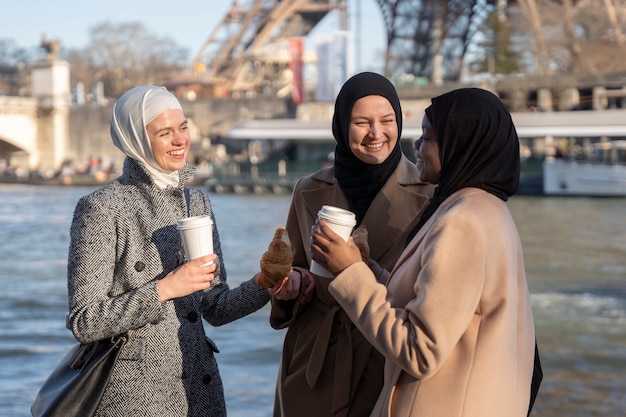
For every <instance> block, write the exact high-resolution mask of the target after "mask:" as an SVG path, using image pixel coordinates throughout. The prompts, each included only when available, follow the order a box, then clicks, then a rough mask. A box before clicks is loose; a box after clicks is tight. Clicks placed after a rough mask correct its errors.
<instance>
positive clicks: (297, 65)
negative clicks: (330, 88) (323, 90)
mask: <svg viewBox="0 0 626 417" xmlns="http://www.w3.org/2000/svg"><path fill="white" fill-rule="evenodd" d="M303 41H304V38H291V39H289V50H290V52H291V60H290V61H289V69H290V70H291V74H292V75H293V78H292V81H291V84H292V85H291V86H292V88H291V98H292V100H293V102H294V103H295V104H301V103H302V101H303V96H304V82H303V74H302V73H303V65H302V45H303Z"/></svg>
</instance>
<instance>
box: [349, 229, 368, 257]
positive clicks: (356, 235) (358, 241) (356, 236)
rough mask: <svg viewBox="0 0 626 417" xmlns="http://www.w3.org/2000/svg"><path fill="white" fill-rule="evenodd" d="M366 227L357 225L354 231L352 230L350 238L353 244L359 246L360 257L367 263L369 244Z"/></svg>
mask: <svg viewBox="0 0 626 417" xmlns="http://www.w3.org/2000/svg"><path fill="white" fill-rule="evenodd" d="M367 237H368V233H367V228H366V227H365V226H359V227H357V228H356V230H355V231H354V232H352V239H353V240H354V244H355V245H356V246H357V247H358V248H359V252H361V259H363V262H365V263H368V262H369V260H370V245H369V244H368V243H367Z"/></svg>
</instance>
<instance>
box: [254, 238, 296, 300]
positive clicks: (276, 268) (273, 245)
mask: <svg viewBox="0 0 626 417" xmlns="http://www.w3.org/2000/svg"><path fill="white" fill-rule="evenodd" d="M292 262H293V250H292V249H291V241H290V240H289V233H287V229H285V228H284V227H279V228H278V229H276V232H274V238H273V239H272V241H271V242H270V244H269V246H268V248H267V252H265V253H264V254H263V255H262V256H261V261H260V262H259V264H260V266H261V272H260V273H258V274H257V276H256V278H255V280H256V283H257V285H258V286H259V287H263V288H272V287H273V286H274V284H275V283H276V282H277V281H279V280H281V279H283V278H285V277H286V276H288V275H289V274H290V273H291V264H292Z"/></svg>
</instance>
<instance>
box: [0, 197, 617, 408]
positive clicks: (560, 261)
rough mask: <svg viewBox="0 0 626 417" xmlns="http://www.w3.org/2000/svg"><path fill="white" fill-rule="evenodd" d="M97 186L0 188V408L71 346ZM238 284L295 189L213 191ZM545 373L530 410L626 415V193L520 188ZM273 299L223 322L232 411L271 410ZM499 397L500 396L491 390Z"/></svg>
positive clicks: (516, 211) (519, 210)
mask: <svg viewBox="0 0 626 417" xmlns="http://www.w3.org/2000/svg"><path fill="white" fill-rule="evenodd" d="M91 190H92V188H89V187H40V186H28V185H0V253H1V254H2V256H0V285H1V286H2V290H1V291H0V416H2V417H22V416H29V415H30V414H29V411H28V410H29V407H30V404H31V403H32V401H33V399H34V396H35V394H36V392H37V389H38V388H39V386H40V384H41V383H42V382H43V380H44V379H45V378H46V376H47V375H48V373H49V372H50V370H51V369H52V368H53V367H54V365H55V364H56V363H57V362H58V360H60V359H61V357H62V356H63V355H64V354H65V352H66V350H67V349H68V347H69V346H71V345H72V344H73V343H74V340H73V337H72V335H71V333H70V332H69V331H68V330H67V329H65V314H66V313H67V285H66V265H67V249H68V243H69V226H70V223H71V218H72V212H73V209H74V205H75V204H76V201H77V200H78V198H79V197H80V196H82V195H84V194H86V193H88V192H89V191H91ZM211 200H212V203H213V206H214V211H215V215H216V219H217V223H218V227H219V230H220V234H221V238H222V247H223V250H224V256H225V263H226V268H227V269H228V276H229V281H230V282H231V285H237V284H238V283H239V282H241V281H242V280H244V279H248V278H249V277H251V276H252V275H253V274H254V273H255V272H256V271H257V268H258V260H259V258H260V256H261V254H262V253H263V252H264V251H265V250H266V248H267V244H268V242H269V240H270V239H271V237H272V235H273V232H274V229H275V227H277V226H280V225H283V224H284V221H285V218H286V214H287V208H288V204H289V196H275V195H267V196H253V195H250V196H241V195H212V196H211ZM509 206H510V208H511V211H512V213H513V216H514V217H515V220H516V222H517V225H518V228H519V230H520V234H521V237H522V242H523V244H524V251H525V259H526V270H527V275H528V279H529V287H530V291H531V297H532V303H533V309H534V314H535V321H536V328H537V339H538V343H539V348H540V351H541V357H542V361H543V365H544V373H545V377H544V382H543V384H542V387H541V391H540V392H539V396H538V398H537V403H536V406H535V412H534V413H533V416H541V417H565V416H567V417H583V416H585V417H587V416H607V417H608V416H611V417H614V416H625V415H626V411H625V410H626V214H625V213H626V199H587V198H546V197H514V198H512V199H511V200H510V203H509ZM268 314H269V307H266V308H263V309H262V310H260V311H259V312H257V313H255V314H253V315H251V316H248V317H246V318H244V319H241V320H239V321H236V322H234V323H231V324H228V325H226V326H223V327H221V328H213V327H210V326H207V333H208V334H209V335H210V337H212V338H213V339H214V340H215V341H216V343H217V345H218V347H219V348H220V351H221V353H220V354H219V355H218V361H219V365H220V369H221V373H222V377H223V379H224V386H225V390H226V401H227V407H228V410H229V415H230V416H234V417H267V416H270V415H271V408H272V401H273V392H274V385H275V381H276V373H277V367H278V361H279V357H280V351H281V346H282V340H283V337H284V332H282V331H276V330H273V329H271V328H270V326H269V324H268ZM494 395H497V393H494Z"/></svg>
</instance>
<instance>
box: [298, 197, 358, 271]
mask: <svg viewBox="0 0 626 417" xmlns="http://www.w3.org/2000/svg"><path fill="white" fill-rule="evenodd" d="M317 218H318V219H323V220H326V224H327V225H328V227H330V228H331V229H332V231H333V232H335V233H337V234H338V235H339V236H341V238H342V239H343V240H345V241H346V242H347V241H348V238H349V237H350V235H351V234H352V229H354V226H355V225H356V216H355V215H354V213H352V212H351V211H348V210H344V209H342V208H339V207H334V206H322V208H321V209H320V210H319V211H318V212H317ZM309 270H310V271H311V272H312V273H314V274H315V275H319V276H321V277H324V278H332V277H334V276H335V275H334V274H333V273H331V272H330V271H328V270H327V269H326V268H324V267H322V266H321V265H320V264H318V263H317V262H315V261H311V268H310V269H309Z"/></svg>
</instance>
